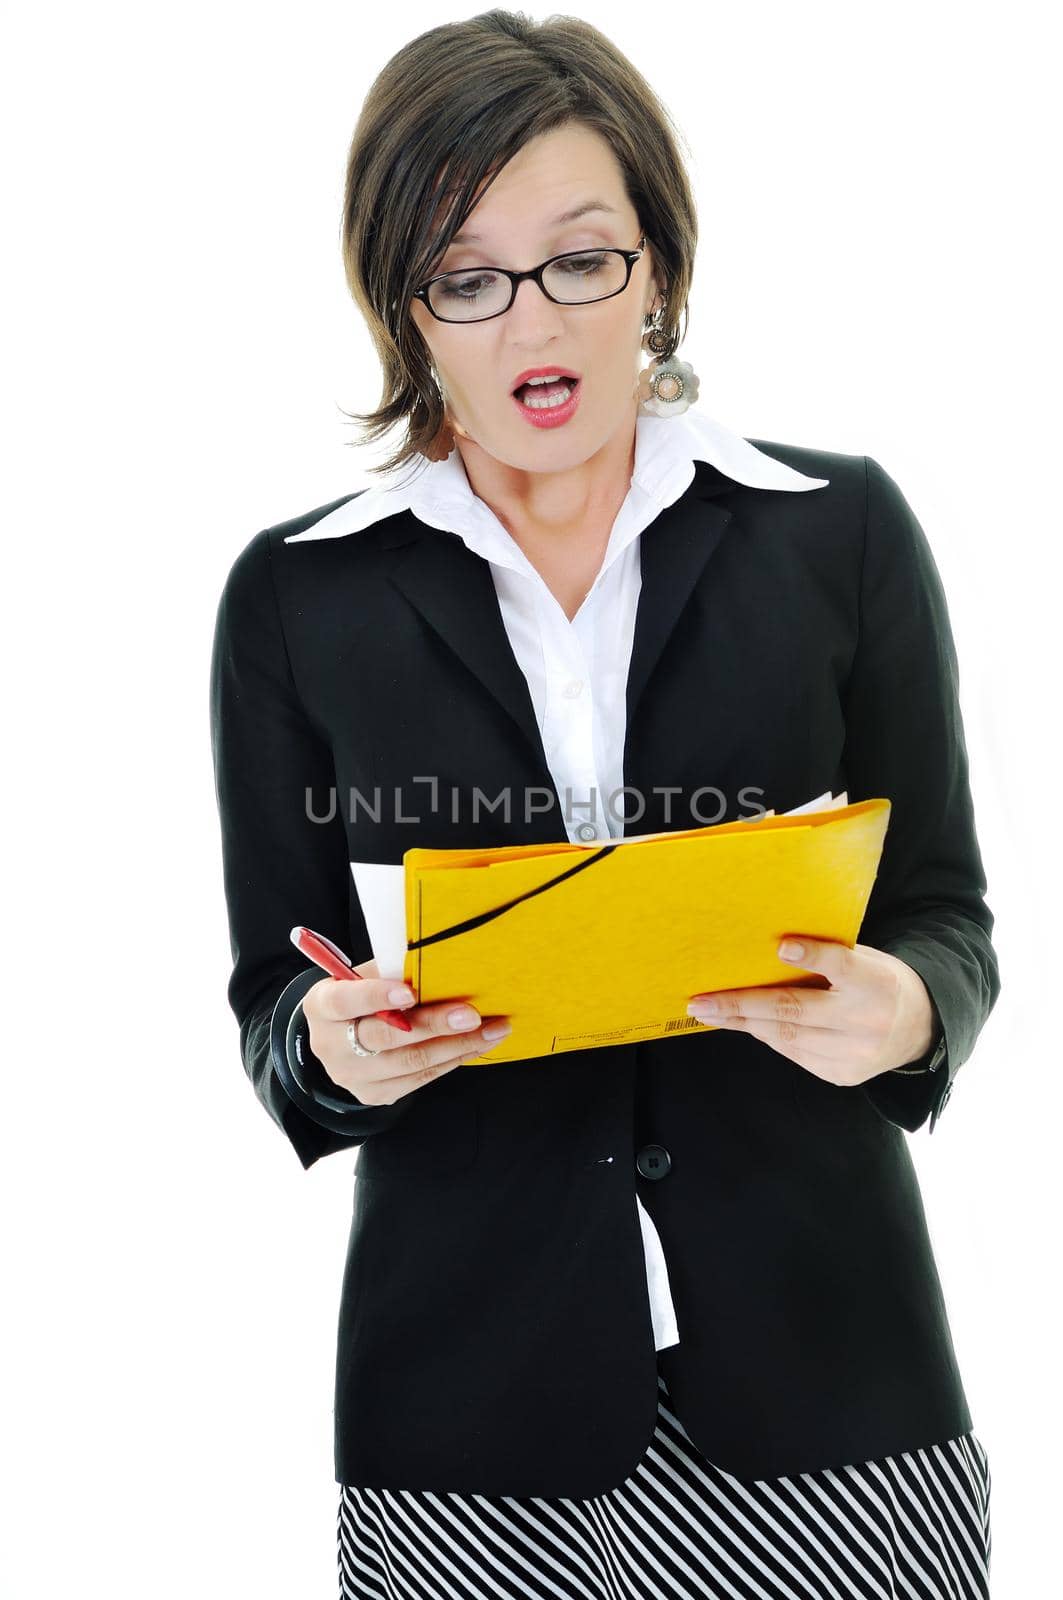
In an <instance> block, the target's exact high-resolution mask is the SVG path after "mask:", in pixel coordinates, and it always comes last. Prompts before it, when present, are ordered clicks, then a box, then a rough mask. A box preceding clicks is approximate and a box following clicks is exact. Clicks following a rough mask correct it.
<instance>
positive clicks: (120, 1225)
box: [0, 0, 1063, 1600]
mask: <svg viewBox="0 0 1063 1600" xmlns="http://www.w3.org/2000/svg"><path fill="white" fill-rule="evenodd" d="M475 10H476V8H475V7H473V8H463V7H459V8H456V9H455V10H450V9H444V8H440V7H438V6H426V5H416V4H406V5H405V6H404V7H402V8H398V7H389V8H373V7H371V8H365V9H358V8H356V7H354V6H353V5H350V4H348V5H344V6H340V5H328V4H317V5H315V4H304V5H302V6H300V7H299V8H298V9H297V8H296V7H295V6H293V5H285V6H278V5H275V4H257V5H254V6H251V5H245V4H224V3H221V4H219V3H218V0H213V3H212V4H211V5H210V6H209V7H208V6H206V5H204V4H201V3H187V4H185V5H183V6H180V7H167V8H163V7H159V6H148V7H145V6H133V5H115V4H102V5H95V6H90V7H75V6H72V5H69V4H67V5H53V6H49V7H43V8H36V9H34V8H30V7H18V8H12V9H11V11H10V12H9V13H8V17H7V25H6V28H5V35H6V39H5V49H4V52H3V55H4V64H3V67H2V69H0V70H2V74H3V79H2V84H0V87H2V93H0V117H2V119H3V130H2V131H3V150H4V164H5V173H4V220H5V223H6V228H5V233H6V245H5V247H4V252H3V256H2V260H3V271H4V278H5V289H4V294H3V313H4V322H5V326H4V336H3V350H4V367H5V369H6V371H5V383H4V393H3V408H4V410H3V418H2V422H3V446H4V450H3V454H4V458H5V472H4V489H5V492H4V512H5V515H4V534H5V540H4V555H5V567H6V572H5V578H6V582H5V585H4V593H5V598H6V605H5V608H4V621H5V625H4V629H3V644H4V650H5V655H6V670H5V683H6V685H7V687H8V690H9V693H8V696H7V708H6V712H5V731H6V744H7V749H8V754H9V760H8V763H7V771H8V779H7V782H6V786H5V796H4V798H5V805H6V811H7V826H6V828H5V832H4V843H5V867H6V873H5V876H6V878H7V881H8V883H9V885H10V889H9V892H8V894H7V895H6V897H5V898H6V900H7V904H8V911H7V916H6V919H5V920H6V924H7V928H6V931H7V935H8V942H9V948H8V951H7V953H6V960H5V967H4V970H5V971H6V972H7V974H8V981H7V985H6V991H7V992H6V1002H7V1003H6V1007H5V1016H6V1021H7V1024H8V1028H9V1048H8V1049H7V1051H6V1052H5V1060H4V1079H5V1081H4V1093H3V1100H2V1105H3V1127H4V1133H5V1135H6V1137H5V1150H4V1161H3V1199H4V1202H5V1212H4V1215H5V1222H6V1228H5V1230H4V1263H5V1265H4V1279H3V1287H4V1291H5V1294H4V1299H5V1304H6V1308H7V1309H6V1314H5V1316H4V1319H3V1324H2V1326H3V1333H2V1338H3V1341H4V1347H5V1348H4V1352H3V1354H4V1360H3V1385H4V1392H3V1396H2V1405H3V1424H2V1433H3V1440H4V1451H3V1474H4V1481H3V1483H2V1485H0V1492H2V1501H3V1506H4V1516H3V1522H4V1525H5V1528H6V1532H5V1534H4V1548H3V1556H2V1561H3V1567H2V1569H0V1587H2V1588H3V1590H4V1592H5V1593H7V1594H10V1595H12V1596H17V1597H18V1600H36V1597H38V1596H58V1595H60V1594H63V1595H67V1594H75V1593H77V1594H81V1593H86V1594H90V1593H91V1594H96V1593H100V1594H107V1595H108V1596H110V1597H111V1600H127V1597H128V1600H132V1597H137V1600H140V1597H142V1596H146V1595H150V1596H151V1597H152V1600H169V1597H171V1596H186V1595H188V1594H193V1593H195V1594H206V1595H219V1596H221V1595H224V1596H226V1597H229V1596H233V1597H235V1596H252V1595H253V1596H255V1597H256V1600H273V1597H277V1600H281V1597H283V1600H293V1597H295V1596H298V1597H300V1600H308V1597H322V1600H324V1597H331V1596H333V1595H335V1593H336V1588H337V1580H336V1570H335V1549H334V1539H335V1496H336V1486H335V1483H334V1482H333V1477H332V1470H333V1463H332V1399H333V1395H332V1379H333V1356H334V1338H335V1319H336V1312H337V1307H338V1296H339V1285H340V1274H341V1269H342V1262H343V1252H344V1247H345V1243H346V1235H347V1227H348V1221H349V1215H350V1204H351V1193H352V1171H353V1160H352V1158H351V1157H350V1156H349V1155H338V1156H334V1157H332V1158H330V1159H327V1160H323V1161H321V1162H319V1163H318V1164H317V1165H316V1166H315V1167H314V1168H312V1169H311V1170H310V1171H309V1172H308V1173H304V1172H303V1170H302V1168H301V1166H300V1164H299V1162H298V1160H297V1158H296V1156H295V1155H294V1153H293V1151H292V1149H291V1148H290V1147H289V1145H288V1144H287V1141H286V1140H285V1139H284V1137H283V1136H282V1135H281V1134H280V1132H279V1131H278V1129H277V1128H276V1127H275V1126H274V1125H273V1123H272V1122H271V1121H270V1119H269V1118H268V1117H267V1115H266V1114H265V1112H264V1110H263V1109H262V1108H261V1107H260V1106H259V1105H258V1103H257V1101H256V1100H255V1098H254V1094H253V1091H252V1089H251V1087H250V1084H249V1083H248V1081H247V1079H246V1077H245V1075H244V1071H243V1067H242V1065H241V1062H240V1057H239V1046H238V1038H237V1028H236V1023H235V1020H234V1018H233V1016H232V1014H231V1013H230V1011H229V1010H228V1007H227V1002H226V996H225V986H226V983H227V980H228V976H229V971H230V956H229V946H228V937H227V930H226V923H225V906H224V901H223V897H222V884H221V862H220V845H219V833H218V822H217V814H216V810H215V800H214V792H213V780H212V773H211V766H210V751H209V736H208V716H207V674H208V664H209V652H210V644H211V635H212V629H213V623H214V613H215V607H216V604H217V599H218V595H219V593H220V590H221V586H222V583H223V581H224V578H225V575H226V573H227V571H228V568H229V566H230V564H231V562H232V561H233V559H234V558H235V556H236V555H237V553H238V552H239V551H240V550H241V549H242V548H243V546H244V545H245V544H246V543H247V542H248V540H249V539H250V538H252V537H253V535H254V534H255V533H256V532H257V531H258V530H259V529H260V528H262V527H264V526H265V525H267V524H269V523H274V522H278V521H281V520H283V519H285V518H287V517H291V516H296V515H298V514H300V513H302V512H304V511H307V510H309V509H311V508H313V507H315V506H319V505H322V504H324V503H325V502H327V501H329V500H332V499H334V498H336V497H337V496H340V495H343V494H346V493H349V492H351V491H352V490H353V489H354V488H356V487H359V486H360V485H361V484H363V483H366V482H368V481H369V480H368V478H366V477H365V475H364V464H365V460H366V459H367V458H365V457H362V456H359V454H358V452H357V451H356V450H355V449H354V448H353V447H352V445H351V444H350V443H349V441H351V440H352V439H353V438H354V437H355V435H354V430H353V429H352V428H351V426H350V425H349V424H348V423H346V422H345V421H344V419H343V417H342V415H341V409H340V408H343V409H345V410H347V411H353V410H359V409H361V410H368V409H370V408H371V407H372V405H373V404H375V402H376V400H377V398H378V395H379V385H378V378H377V373H376V369H375V365H374V359H373V357H372V353H371V349H370V346H369V343H368V339H367V337H366V336H365V334H364V331H363V327H362V324H361V322H360V319H359V316H358V313H357V311H356V309H355V307H354V306H353V303H352V302H351V301H350V300H349V299H348V297H347V294H346V289H345V286H344V282H343V277H342V271H341V266H340V254H339V242H338V241H339V217H340V199H341V192H342V181H343V170H344V161H345V156H346V149H347V144H348V141H349V138H350V135H351V132H352V129H353V127H354V123H355V119H356V117H357V113H358V109H359V106H360V104H361V101H362V98H363V96H364V94H365V92H366V90H367V89H368V87H369V84H370V82H371V81H372V79H373V77H374V76H375V74H376V73H377V72H378V71H379V69H380V68H381V67H382V66H383V64H384V63H385V61H386V60H387V59H388V57H389V56H390V55H391V54H392V53H393V52H394V51H395V50H396V49H398V48H399V47H400V46H401V45H402V44H403V43H404V42H406V41H407V40H408V39H409V38H411V37H413V36H414V35H415V34H416V33H419V32H421V31H423V30H424V29H425V28H427V27H429V26H434V25H435V24H437V23H440V22H443V21H447V20H454V19H455V18H456V17H458V16H461V15H473V14H474V13H475ZM579 13H580V14H581V15H583V16H586V17H587V18H589V19H590V20H592V21H594V22H596V23H597V24H598V25H599V26H600V27H602V28H603V29H604V30H605V31H607V32H608V33H609V34H610V36H611V37H612V38H613V39H614V40H615V41H616V43H617V44H618V45H619V46H620V47H621V48H622V49H623V50H625V51H626V52H627V53H628V55H629V56H630V57H631V58H632V60H633V61H634V62H635V63H636V65H637V66H638V67H639V68H640V69H641V70H642V71H643V72H644V73H645V74H646V76H647V77H648V78H649V80H650V81H651V83H652V84H653V85H654V87H655V88H656V89H657V90H658V91H659V92H660V93H661V94H662V95H663V97H664V98H665V100H666V102H667V103H668V105H669V106H670V107H671V108H672V110H673V112H674V114H675V116H676V117H677V119H678V121H679V124H680V126H681V128H682V130H683V132H684V134H685V137H686V140H687V142H688V144H689V147H690V151H691V155H692V160H691V170H692V176H693V179H694V183H695V188H696V194H697V200H698V207H699V214H700V229H701V232H700V248H699V252H698V258H697V270H696V277H695V282H694V287H693V294H692V299H691V321H690V331H689V335H688V337H687V340H686V342H685V344H684V345H683V346H682V347H681V350H680V354H681V355H682V356H683V358H684V359H686V360H689V361H691V362H692V363H693V365H694V366H695V368H696V370H697V371H698V373H699V374H700V377H701V398H700V402H699V403H700V405H701V406H702V408H703V409H704V410H706V411H708V412H709V413H710V414H711V415H714V416H716V417H717V418H718V419H719V420H720V421H722V422H724V423H725V424H726V425H727V426H729V427H731V428H733V429H735V430H737V431H739V432H742V433H744V434H747V435H752V436H754V437H757V438H760V439H764V440H777V441H781V442H789V443H793V444H801V445H809V446H814V447H818V448H824V449H830V450H840V451H849V452H861V453H864V452H866V453H868V454H871V455H873V456H874V457H875V458H876V459H877V460H878V461H879V462H880V463H881V464H882V465H883V466H884V467H885V468H886V470H887V471H888V472H889V473H890V474H891V475H892V476H893V477H894V478H895V479H896V480H897V482H898V483H899V484H900V486H901V488H902V490H903V491H904V493H905V495H906V497H907V498H908V500H909V501H910V503H911V505H912V506H913V508H914V510H915V512H916V514H917V515H918V516H919V518H920V520H921V522H922V524H923V526H924V528H925V530H926V532H927V535H928V537H929V539H930V542H931V545H932V547H933V549H934V552H935V555H936V557H937V560H938V564H939V568H940V570H941V573H942V577H943V580H944V583H945V587H946V592H947V595H948V599H949V604H950V609H951V614H952V620H953V627H954V632H955V635H956V642H957V648H958V651H959V659H960V666H961V687H962V695H963V705H964V713H965V719H966V729H967V740H968V748H969V753H970V762H971V777H972V786H973V790H974V795H975V804H976V811H977V821H978V828H979V838H980V842H981V845H982V850H983V856H984V859H985V863H986V870H987V873H988V878H989V885H990V892H989V901H990V905H991V907H992V909H993V911H994V912H995V914H996V917H997V927H996V930H995V941H996V945H997V949H998V952H999V956H1000V963H1001V971H1002V976H1003V984H1004V988H1003V993H1002V996H1001V999H1000V1001H999V1002H998V1005H997V1008H996V1010H995V1011H994V1013H993V1015H992V1017H991V1018H990V1021H989V1023H988V1025H987V1026H986V1028H985V1030H984V1032H983V1034H982V1037H981V1039H980V1040H979V1043H978V1046H977V1049H976V1052H975V1054H974V1056H973V1057H972V1058H971V1060H970V1061H969V1062H968V1063H966V1064H965V1065H964V1066H963V1067H962V1069H961V1074H960V1077H959V1080H958V1082H957V1087H956V1090H955V1093H954V1094H953V1097H952V1099H951V1101H950V1103H949V1105H948V1107H947V1109H946V1111H945V1114H944V1116H943V1118H942V1120H941V1122H940V1124H939V1125H938V1127H937V1129H936V1131H935V1133H934V1135H933V1137H932V1138H931V1137H930V1136H929V1135H928V1134H927V1131H926V1128H925V1126H924V1129H923V1130H922V1131H921V1132H920V1133H919V1134H917V1135H915V1136H913V1137H912V1140H911V1148H912V1153H913V1157H914V1159H915V1161H916V1164H917V1167H918V1171H919V1176H920V1180H921V1183H922V1187H923V1194H924V1200H925V1204H926V1208H927V1213H928V1217H929V1220H930V1226H931V1230H932V1235H933V1240H934V1244H935V1250H936V1253H937V1259H938V1265H939V1270H940V1273H941V1276H942V1279H943V1283H944V1287H945V1293H946V1299H947V1302H948V1307H949V1312H950V1318H951V1321H952V1326H953V1332H954V1338H955V1342H956V1347H957V1353H958V1356H959V1360H960V1365H961V1370H962V1372H963V1375H964V1380H965V1384H966V1387H967V1391H968V1397H969V1399H970V1402H971V1407H972V1413H973V1416H974V1420H975V1427H976V1431H977V1432H978V1434H979V1437H980V1438H981V1440H982V1442H983V1443H984V1444H985V1446H986V1448H987V1450H988V1452H989V1455H990V1464H991V1471H992V1475H993V1495H992V1514H993V1541H994V1551H993V1575H994V1594H995V1596H996V1597H997V1600H1010V1597H1012V1596H1026V1595H1029V1594H1034V1593H1043V1592H1045V1590H1044V1576H1045V1575H1047V1574H1048V1573H1050V1572H1051V1571H1052V1570H1053V1569H1054V1567H1055V1565H1056V1562H1057V1552H1056V1537H1057V1527H1056V1513H1057V1498H1058V1491H1057V1478H1058V1474H1057V1470H1056V1438H1057V1429H1058V1426H1059V1422H1060V1408H1059V1389H1058V1384H1057V1379H1056V1372H1057V1358H1056V1357H1055V1356H1054V1355H1053V1354H1052V1352H1053V1350H1058V1347H1059V1341H1060V1337H1061V1332H1063V1330H1061V1329H1060V1327H1059V1322H1058V1315H1057V1310H1056V1306H1055V1304H1054V1300H1053V1291H1055V1290H1057V1289H1058V1260H1059V1247H1058V1237H1057V1224H1058V1221H1059V1215H1060V1189H1059V1181H1058V1171H1059V1163H1060V1154H1059V1146H1058V1127H1059V1117H1060V1110H1061V1099H1060V1091H1059V1081H1058V1073H1059V1068H1060V1051H1059V1024H1058V1006H1057V985H1056V983H1055V982H1054V973H1055V970H1056V960H1055V952H1054V950H1053V949H1052V940H1053V935H1054V928H1053V926H1052V923H1051V920H1050V917H1051V907H1052V905H1053V904H1055V903H1058V901H1059V898H1060V895H1059V891H1060V881H1059V874H1058V869H1057V866H1056V861H1055V857H1056V855H1057V852H1058V840H1057V832H1056V828H1055V826H1054V824H1055V819H1056V816H1057V810H1056V807H1057V803H1058V794H1059V779H1060V770H1059V758H1058V754H1057V742H1058V734H1059V697H1060V675H1059V670H1058V648H1059V628H1060V608H1059V595H1058V583H1059V578H1060V562H1059V559H1058V556H1059V540H1060V534H1061V528H1060V518H1059V492H1058V488H1057V484H1056V481H1055V472H1056V469H1057V461H1058V438H1059V413H1058V409H1057V393H1058V381H1059V378H1058V374H1059V365H1060V353H1061V351H1060V340H1059V331H1060V330H1059V322H1058V313H1057V307H1058V303H1059V283H1060V281H1061V263H1060V259H1059V256H1058V254H1055V253H1054V240H1053V233H1052V229H1053V224H1054V222H1055V220H1056V212H1057V210H1058V189H1057V178H1058V162H1057V160H1055V159H1053V158H1054V157H1057V156H1058V140H1059V131H1060V130H1059V127H1058V125H1057V124H1054V123H1053V122H1052V120H1051V118H1050V114H1049V106H1050V102H1051V101H1052V100H1053V99H1054V98H1055V95H1056V88H1057V83H1056V78H1057V74H1056V73H1055V72H1054V71H1053V65H1054V61H1053V55H1052V53H1051V52H1050V51H1049V48H1048V43H1049V41H1048V37H1047V33H1046V32H1045V31H1044V29H1046V28H1047V24H1048V13H1047V11H1046V9H1045V8H1043V7H1040V6H1034V5H1033V4H1011V5H1009V6H1007V7H1003V6H999V7H998V6H980V5H970V4H968V5H963V6H960V5H943V4H938V5H934V4H929V5H927V4H925V3H924V4H922V5H920V6H918V7H916V6H909V5H897V4H893V5H891V6H890V7H888V8H887V7H885V6H877V7H871V6H866V5H853V4H852V3H848V4H817V3H810V0H805V3H804V4H802V5H800V6H794V5H791V4H765V3H760V4H757V5H752V4H749V5H729V6H717V5H712V4H705V3H700V4H698V5H696V6H690V5H683V4H676V3H673V4H671V5H669V6H667V7H660V8H656V9H655V10H652V11H651V12H649V13H648V12H647V11H646V8H645V7H644V6H630V5H624V4H616V3H610V4H609V5H599V4H586V5H582V6H580V8H579ZM533 14H534V15H536V16H540V17H545V16H546V15H547V14H548V13H547V12H546V11H545V10H543V11H542V12H539V11H536V12H534V13H533ZM559 1355H560V1356H562V1357H563V1352H559Z"/></svg>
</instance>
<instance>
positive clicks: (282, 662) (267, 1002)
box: [210, 530, 407, 1168]
mask: <svg viewBox="0 0 1063 1600" xmlns="http://www.w3.org/2000/svg"><path fill="white" fill-rule="evenodd" d="M271 562H272V558H271V553H270V544H269V531H268V530H264V531H263V532H261V533H259V534H257V535H256V536H255V538H254V539H253V540H252V541H251V542H250V544H248V545H247V546H246V547H245V549H244V550H243V551H242V552H241V553H240V555H239V556H238V557H237V558H236V561H235V562H234V563H233V566H232V568H231V569H230V571H229V574H228V577H227V578H226V581H225V585H224V588H223V590H222V595H221V599H220V601H219V604H218V611H217V618H216V622H215V629H214V641H213V649H212V654H211V664H210V732H211V748H212V755H213V765H214V782H215V792H216V797H217V804H218V813H219V817H220V821H221V846H222V869H223V877H224V886H225V899H226V906H227V912H228V922H229V943H230V950H231V954H232V960H233V969H232V974H231V977H230V979H229V984H228V1000H229V1004H230V1006H231V1008H232V1010H233V1012H234V1014H235V1016H236V1019H237V1021H238V1023H239V1026H240V1050H241V1055H242V1058H243V1064H244V1069H245V1071H246V1072H247V1074H248V1077H249V1078H250V1080H251V1082H252V1084H253V1086H254V1089H255V1093H256V1094H257V1096H258V1098H259V1100H260V1101H261V1102H262V1104H263V1105H264V1106H265V1108H266V1110H267V1111H268V1112H269V1114H270V1116H271V1117H272V1118H273V1120H274V1122H275V1123H276V1124H277V1126H278V1127H279V1128H280V1129H281V1130H282V1132H284V1133H285V1134H287V1136H288V1139H289V1141H290V1143H291V1145H292V1146H293V1148H294V1150H295V1152H296V1154H297V1156H298V1157H299V1160H300V1161H301V1162H302V1164H303V1167H304V1168H308V1167H310V1166H312V1165H313V1163H314V1162H315V1161H317V1160H319V1159H320V1158H321V1157H322V1156H325V1155H329V1154H331V1153H332V1152H334V1151H337V1150H347V1149H352V1148H354V1147H355V1146H357V1145H360V1144H362V1143H364V1141H365V1140H366V1139H367V1138H369V1137H370V1136H372V1135H375V1134H377V1133H381V1132H384V1131H385V1130H386V1129H388V1128H390V1127H392V1126H393V1125H394V1124H395V1123H396V1122H397V1121H398V1120H399V1118H400V1117H401V1116H402V1114H403V1112H404V1111H405V1110H406V1109H407V1106H406V1103H405V1100H399V1101H396V1102H395V1103H394V1104H393V1105H390V1106H363V1105H362V1104H361V1102H360V1101H357V1100H355V1099H354V1097H353V1096H351V1095H346V1094H345V1091H343V1090H342V1089H341V1088H340V1087H339V1086H338V1085H333V1086H332V1087H333V1089H334V1090H335V1093H334V1095H329V1096H325V1097H324V1098H323V1097H322V1096H321V1095H319V1094H317V1093H314V1092H313V1090H312V1086H311V1085H310V1084H308V1083H307V1082H306V1081H305V1080H303V1079H302V1078H301V1077H300V1076H297V1074H296V1073H294V1072H293V1071H292V1070H291V1063H290V1061H289V1058H288V1055H287V1049H286V1041H287V1035H288V1023H289V1021H290V1020H291V1017H292V1013H293V1012H294V1010H295V1008H296V1007H297V1006H299V1005H300V1003H301V1001H302V998H303V995H304V994H305V993H306V992H307V990H308V989H309V988H310V987H311V986H312V985H313V984H314V983H315V982H317V981H319V980H320V979H321V978H322V977H323V976H324V974H323V973H322V972H321V971H320V970H319V969H318V968H317V967H313V966H308V965H307V962H306V957H305V956H303V955H301V954H300V952H299V951H298V950H297V949H296V948H295V946H294V945H293V944H292V943H291V939H290V937H289V935H290V932H291V929H292V928H293V927H295V926H296V925H297V924H299V923H303V924H305V925H306V926H308V927H311V928H313V929H314V930H315V931H316V932H319V933H323V934H325V936H326V937H327V938H329V939H332V940H333V941H334V942H335V943H337V944H338V945H340V947H341V948H343V949H346V948H348V946H349V943H350V938H351V927H352V910H353V911H354V912H355V913H356V916H357V918H360V915H361V913H360V910H359V909H358V907H357V900H356V897H355V894H354V888H353V880H352V878H351V872H350V862H349V860H348V847H347V838H346V831H345V829H344V825H343V817H342V814H341V812H340V808H339V806H338V805H336V806H333V807H332V808H331V811H330V812H329V808H328V806H327V799H328V797H329V796H333V795H334V793H335V784H336V779H335V770H334V766H333V761H332V753H331V750H330V748H329V745H328V743H327V740H326V738H325V737H324V735H323V734H322V733H321V732H320V731H319V730H318V729H317V728H315V727H314V726H313V725H312V723H311V722H310V720H309V719H308V717H307V714H306V712H305V710H304V707H303V705H302V704H301V702H300V699H299V696H298V693H297V690H296V685H295V682H294V679H293V676H292V670H291V664H290V661H289V658H288V652H287V646H286V643H285V639H284V635H283V631H282V626H281V619H280V610H279V607H278V604H277V596H276V591H275V588H274V575H273V570H272V565H271ZM308 791H310V792H311V796H312V799H313V804H312V805H308V803H307V798H308ZM326 812H329V820H328V821H322V820H318V819H319V818H320V817H321V816H323V815H324V814H326ZM355 925H357V924H356V923H355ZM362 929H363V930H364V922H363V923H362ZM364 944H365V955H368V954H369V953H370V952H371V947H370V946H369V941H368V937H367V936H366V938H365V940H364ZM360 959H365V956H364V955H361V954H359V952H357V951H354V952H352V960H354V961H355V962H356V963H357V962H358V961H359V960H360ZM329 1082H330V1083H331V1080H329ZM325 1100H328V1101H330V1102H331V1103H328V1104H326V1103H325ZM348 1102H349V1104H348Z"/></svg>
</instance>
